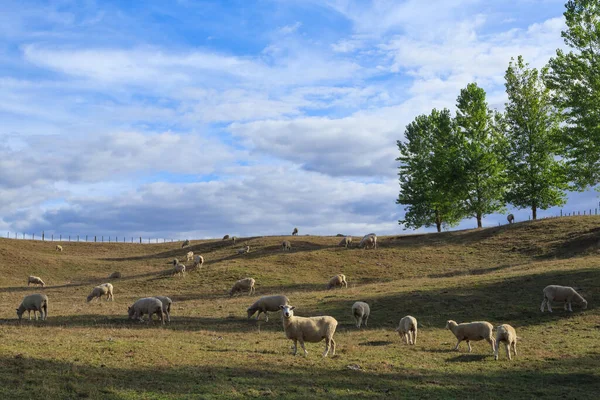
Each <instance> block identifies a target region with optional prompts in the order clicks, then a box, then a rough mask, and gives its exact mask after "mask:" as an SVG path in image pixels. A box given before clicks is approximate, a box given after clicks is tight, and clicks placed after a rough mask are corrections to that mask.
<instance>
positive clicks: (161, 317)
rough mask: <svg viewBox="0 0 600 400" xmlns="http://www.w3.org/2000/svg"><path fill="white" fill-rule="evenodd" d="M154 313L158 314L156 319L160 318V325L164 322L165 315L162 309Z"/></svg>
mask: <svg viewBox="0 0 600 400" xmlns="http://www.w3.org/2000/svg"><path fill="white" fill-rule="evenodd" d="M156 315H158V319H160V323H161V325H164V324H165V316H164V315H163V312H162V309H160V310H159V311H158V312H157V313H156Z"/></svg>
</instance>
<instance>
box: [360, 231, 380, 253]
mask: <svg viewBox="0 0 600 400" xmlns="http://www.w3.org/2000/svg"><path fill="white" fill-rule="evenodd" d="M358 247H362V248H365V249H367V248H369V247H372V248H373V249H375V248H377V235H376V234H374V233H369V234H367V235H365V236H363V238H362V239H361V241H360V242H359V243H358Z"/></svg>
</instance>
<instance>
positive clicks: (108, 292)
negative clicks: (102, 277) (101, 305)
mask: <svg viewBox="0 0 600 400" xmlns="http://www.w3.org/2000/svg"><path fill="white" fill-rule="evenodd" d="M102 296H106V301H108V300H112V301H115V297H114V295H113V285H112V284H110V283H103V284H102V285H98V286H96V287H95V288H93V289H92V292H91V293H90V294H89V295H88V297H87V302H88V303H89V302H90V301H92V300H93V299H95V298H98V300H100V298H101V297H102Z"/></svg>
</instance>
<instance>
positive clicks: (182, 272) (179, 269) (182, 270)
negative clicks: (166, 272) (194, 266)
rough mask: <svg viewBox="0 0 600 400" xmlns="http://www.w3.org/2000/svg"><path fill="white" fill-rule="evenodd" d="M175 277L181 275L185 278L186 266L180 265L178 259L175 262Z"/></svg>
mask: <svg viewBox="0 0 600 400" xmlns="http://www.w3.org/2000/svg"><path fill="white" fill-rule="evenodd" d="M173 275H180V276H184V277H185V265H183V264H179V261H178V260H177V259H174V260H173Z"/></svg>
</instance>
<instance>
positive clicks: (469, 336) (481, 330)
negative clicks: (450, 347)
mask: <svg viewBox="0 0 600 400" xmlns="http://www.w3.org/2000/svg"><path fill="white" fill-rule="evenodd" d="M446 329H450V330H451V331H452V333H454V336H456V339H458V342H456V346H455V347H454V350H458V345H459V344H460V342H462V341H463V340H466V341H467V346H469V353H470V352H471V341H474V342H475V341H479V340H483V339H485V340H486V341H487V342H488V343H489V344H490V345H491V346H492V353H494V351H495V341H494V336H493V335H492V331H493V330H494V327H493V326H492V324H490V323H489V322H486V321H476V322H466V323H462V324H457V323H456V322H455V321H452V320H449V321H447V322H446Z"/></svg>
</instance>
